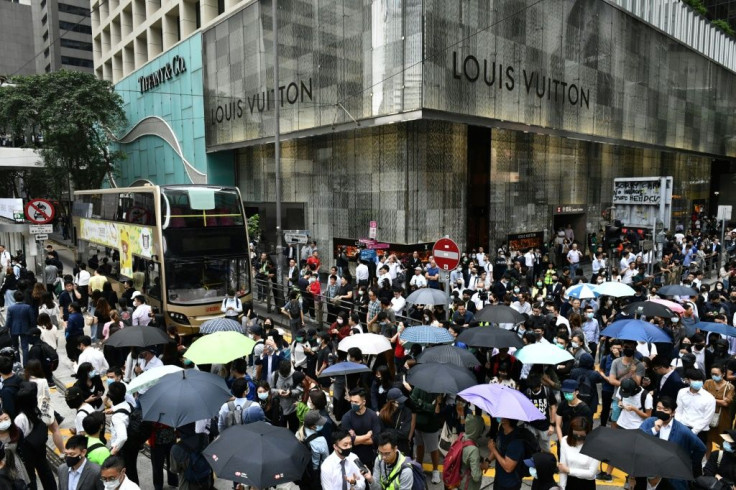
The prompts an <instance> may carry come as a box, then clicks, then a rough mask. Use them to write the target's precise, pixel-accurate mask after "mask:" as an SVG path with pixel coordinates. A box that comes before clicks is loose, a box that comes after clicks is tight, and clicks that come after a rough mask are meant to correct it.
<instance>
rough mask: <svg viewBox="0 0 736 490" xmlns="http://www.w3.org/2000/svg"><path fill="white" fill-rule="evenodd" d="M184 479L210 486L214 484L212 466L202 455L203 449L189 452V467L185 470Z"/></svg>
mask: <svg viewBox="0 0 736 490" xmlns="http://www.w3.org/2000/svg"><path fill="white" fill-rule="evenodd" d="M184 479H185V480H186V481H187V482H189V483H196V484H197V485H201V486H207V487H208V488H209V486H211V485H212V468H211V467H210V465H209V463H207V460H206V459H205V458H204V456H202V453H201V451H191V452H190V453H189V455H188V461H187V467H186V469H185V470H184ZM208 483H209V486H208Z"/></svg>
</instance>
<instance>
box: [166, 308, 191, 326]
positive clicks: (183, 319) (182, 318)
mask: <svg viewBox="0 0 736 490" xmlns="http://www.w3.org/2000/svg"><path fill="white" fill-rule="evenodd" d="M169 318H171V319H172V320H174V321H175V322H176V323H181V324H182V325H189V318H187V316H186V315H183V314H181V313H176V312H174V311H170V312H169Z"/></svg>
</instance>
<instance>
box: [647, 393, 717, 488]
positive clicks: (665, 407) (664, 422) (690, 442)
mask: <svg viewBox="0 0 736 490" xmlns="http://www.w3.org/2000/svg"><path fill="white" fill-rule="evenodd" d="M676 408H677V404H676V403H675V401H674V399H673V398H670V397H669V396H661V397H660V398H659V401H658V402H657V405H656V408H655V411H654V412H653V415H654V416H653V417H649V418H648V419H646V420H645V421H644V422H642V424H641V426H640V427H639V430H641V431H643V432H646V433H647V434H650V435H653V436H655V437H659V438H660V439H664V440H666V441H669V442H672V443H674V444H677V445H678V446H680V447H681V448H682V449H683V450H684V451H685V453H687V454H688V455H689V456H690V460H691V462H692V467H693V476H695V477H696V478H697V477H698V476H700V475H701V474H702V464H701V462H702V460H703V456H704V455H705V444H703V441H701V440H700V439H698V436H696V435H695V434H693V431H691V430H690V429H688V428H687V427H686V426H685V425H684V424H682V423H680V422H678V421H677V420H675V409H676ZM668 482H669V484H670V485H671V486H672V488H673V489H674V490H687V488H688V482H687V481H685V480H668Z"/></svg>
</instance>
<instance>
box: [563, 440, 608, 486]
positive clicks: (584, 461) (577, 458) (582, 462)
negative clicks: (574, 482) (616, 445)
mask: <svg viewBox="0 0 736 490" xmlns="http://www.w3.org/2000/svg"><path fill="white" fill-rule="evenodd" d="M582 447H583V445H582V444H581V445H579V446H570V445H569V444H568V443H567V436H565V437H563V438H562V444H561V445H560V463H563V464H565V465H567V468H568V469H569V470H570V473H569V474H568V473H560V486H561V487H562V488H565V485H566V484H567V478H568V476H574V477H575V478H580V479H582V480H595V475H596V473H598V466H599V465H600V463H601V462H600V461H598V460H597V459H593V458H591V457H590V456H586V455H584V454H580V449H581V448H582Z"/></svg>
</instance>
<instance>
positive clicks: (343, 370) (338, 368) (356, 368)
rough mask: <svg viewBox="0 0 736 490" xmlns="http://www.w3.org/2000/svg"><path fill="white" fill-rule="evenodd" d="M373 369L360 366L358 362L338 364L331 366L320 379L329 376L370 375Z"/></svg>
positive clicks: (323, 372) (363, 365)
mask: <svg viewBox="0 0 736 490" xmlns="http://www.w3.org/2000/svg"><path fill="white" fill-rule="evenodd" d="M370 371H371V369H370V368H369V367H368V366H366V365H365V364H358V363H357V362H347V361H345V362H338V363H337V364H335V365H334V366H330V367H328V368H327V369H325V370H324V371H322V374H320V375H319V377H320V378H324V377H327V376H343V375H348V374H355V373H369V372H370Z"/></svg>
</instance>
